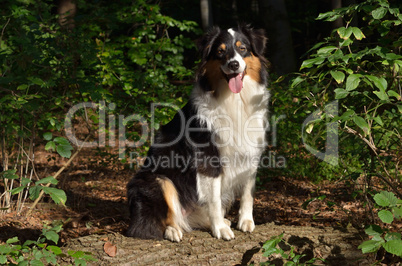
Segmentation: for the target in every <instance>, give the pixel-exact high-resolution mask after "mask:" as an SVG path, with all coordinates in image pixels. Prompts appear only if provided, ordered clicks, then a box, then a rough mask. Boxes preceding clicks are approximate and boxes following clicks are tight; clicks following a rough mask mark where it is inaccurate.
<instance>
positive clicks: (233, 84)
mask: <svg viewBox="0 0 402 266" xmlns="http://www.w3.org/2000/svg"><path fill="white" fill-rule="evenodd" d="M243 75H244V73H243V72H242V73H236V74H230V75H226V77H227V79H228V83H229V89H230V90H231V91H232V92H233V93H239V92H240V91H241V89H242V88H243Z"/></svg>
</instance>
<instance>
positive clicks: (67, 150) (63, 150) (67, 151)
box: [56, 144, 73, 158]
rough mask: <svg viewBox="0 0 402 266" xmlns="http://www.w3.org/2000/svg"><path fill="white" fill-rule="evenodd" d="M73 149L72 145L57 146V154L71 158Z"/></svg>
mask: <svg viewBox="0 0 402 266" xmlns="http://www.w3.org/2000/svg"><path fill="white" fill-rule="evenodd" d="M72 149H73V148H72V147H71V145H70V144H68V145H57V147H56V151H57V153H58V154H59V155H60V156H61V157H64V158H70V157H71V150H72Z"/></svg>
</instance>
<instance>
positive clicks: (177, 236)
mask: <svg viewBox="0 0 402 266" xmlns="http://www.w3.org/2000/svg"><path fill="white" fill-rule="evenodd" d="M157 181H158V182H159V183H160V186H161V188H162V192H163V196H164V198H165V201H166V204H167V206H168V210H167V217H166V221H165V224H166V229H165V232H164V238H165V239H168V240H170V241H173V242H180V241H181V240H182V238H183V231H187V232H188V231H191V228H190V226H189V225H188V221H187V219H186V218H185V217H184V215H183V210H182V206H181V204H180V200H179V195H178V193H177V190H176V188H175V186H174V184H173V183H172V181H171V180H170V179H168V178H157Z"/></svg>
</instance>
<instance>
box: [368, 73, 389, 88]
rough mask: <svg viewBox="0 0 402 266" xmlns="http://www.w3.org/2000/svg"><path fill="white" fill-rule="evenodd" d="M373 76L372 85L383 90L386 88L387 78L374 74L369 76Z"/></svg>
mask: <svg viewBox="0 0 402 266" xmlns="http://www.w3.org/2000/svg"><path fill="white" fill-rule="evenodd" d="M371 77H373V78H374V79H373V83H374V85H375V86H376V87H377V88H379V89H380V90H381V91H385V90H386V89H387V86H388V83H387V80H386V79H385V78H382V77H381V78H378V77H375V76H371Z"/></svg>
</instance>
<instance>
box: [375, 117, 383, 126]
mask: <svg viewBox="0 0 402 266" xmlns="http://www.w3.org/2000/svg"><path fill="white" fill-rule="evenodd" d="M373 120H374V121H376V122H377V123H378V124H379V125H380V126H383V125H384V122H383V121H382V119H381V116H376V117H373Z"/></svg>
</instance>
